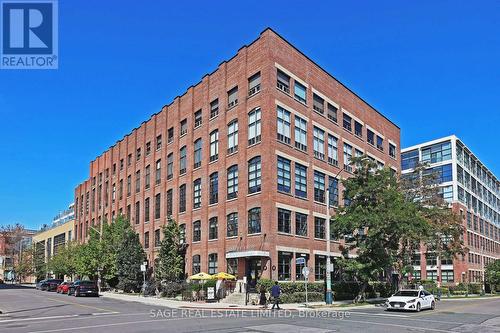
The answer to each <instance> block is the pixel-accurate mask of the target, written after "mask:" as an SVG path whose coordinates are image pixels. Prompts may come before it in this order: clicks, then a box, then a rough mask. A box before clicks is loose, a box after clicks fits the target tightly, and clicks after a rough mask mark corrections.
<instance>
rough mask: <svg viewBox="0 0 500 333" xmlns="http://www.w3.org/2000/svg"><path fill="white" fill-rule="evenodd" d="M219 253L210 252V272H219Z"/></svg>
mask: <svg viewBox="0 0 500 333" xmlns="http://www.w3.org/2000/svg"><path fill="white" fill-rule="evenodd" d="M217 272H218V267H217V253H210V254H209V255H208V274H217Z"/></svg>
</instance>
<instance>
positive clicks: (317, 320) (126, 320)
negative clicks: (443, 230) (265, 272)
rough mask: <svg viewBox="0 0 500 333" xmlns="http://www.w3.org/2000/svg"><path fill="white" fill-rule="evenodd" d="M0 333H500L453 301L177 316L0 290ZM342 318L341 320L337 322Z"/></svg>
mask: <svg viewBox="0 0 500 333" xmlns="http://www.w3.org/2000/svg"><path fill="white" fill-rule="evenodd" d="M0 310H2V311H3V312H4V313H3V314H2V315H0V332H2V333H10V332H12V333H25V332H33V333H34V332H37V333H42V332H44V333H45V332H46V333H49V332H78V333H81V332H92V333H96V332H119V333H127V332H176V333H178V332H217V333H218V332H238V333H243V332H254V333H256V332H265V333H299V332H304V333H328V332H363V333H365V332H383V333H389V332H461V333H467V332H474V333H476V332H480V333H481V332H485V333H487V332H500V299H498V298H497V299H483V300H453V301H442V302H439V303H438V308H437V310H435V311H422V312H420V313H406V312H405V313H400V312H397V313H396V312H386V311H384V310H383V309H382V308H377V307H373V308H362V309H356V310H350V311H349V312H347V313H344V312H332V311H328V312H327V311H316V312H301V311H293V312H290V311H276V312H271V311H260V312H259V311H238V310H218V311H216V312H211V311H208V310H205V311H202V310H179V309H168V308H162V307H154V306H150V305H145V304H140V303H136V302H126V301H120V300H115V299H109V298H104V297H100V298H90V297H89V298H75V297H68V296H66V295H59V294H56V293H49V292H42V291H38V290H34V289H31V288H13V287H10V286H9V287H6V286H3V287H0ZM340 317H342V319H341V318H340Z"/></svg>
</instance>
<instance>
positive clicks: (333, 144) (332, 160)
mask: <svg viewBox="0 0 500 333" xmlns="http://www.w3.org/2000/svg"><path fill="white" fill-rule="evenodd" d="M337 144H338V139H337V138H336V137H334V136H333V135H330V134H328V164H331V165H335V166H338V165H339V155H338V149H337Z"/></svg>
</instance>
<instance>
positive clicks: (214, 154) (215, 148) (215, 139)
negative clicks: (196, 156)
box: [210, 130, 219, 162]
mask: <svg viewBox="0 0 500 333" xmlns="http://www.w3.org/2000/svg"><path fill="white" fill-rule="evenodd" d="M218 158H219V131H218V130H215V131H213V132H212V133H210V162H213V161H216V160H217V159H218Z"/></svg>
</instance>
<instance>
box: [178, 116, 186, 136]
mask: <svg viewBox="0 0 500 333" xmlns="http://www.w3.org/2000/svg"><path fill="white" fill-rule="evenodd" d="M187 131H188V126H187V119H183V120H181V124H180V132H179V135H180V136H183V135H185V134H186V133H187Z"/></svg>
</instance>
